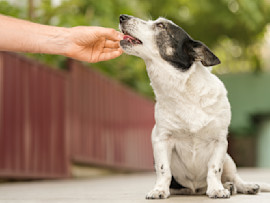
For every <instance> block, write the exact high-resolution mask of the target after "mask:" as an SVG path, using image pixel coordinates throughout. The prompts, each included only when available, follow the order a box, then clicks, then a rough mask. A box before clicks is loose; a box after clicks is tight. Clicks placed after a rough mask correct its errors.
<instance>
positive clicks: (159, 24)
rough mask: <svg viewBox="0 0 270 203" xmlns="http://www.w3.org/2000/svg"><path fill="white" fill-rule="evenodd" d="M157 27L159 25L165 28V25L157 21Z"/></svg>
mask: <svg viewBox="0 0 270 203" xmlns="http://www.w3.org/2000/svg"><path fill="white" fill-rule="evenodd" d="M157 27H159V28H165V25H164V24H163V23H158V24H157Z"/></svg>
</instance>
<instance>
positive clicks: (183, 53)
mask: <svg viewBox="0 0 270 203" xmlns="http://www.w3.org/2000/svg"><path fill="white" fill-rule="evenodd" d="M120 29H121V31H122V32H123V33H124V39H123V40H121V41H120V45H121V47H122V49H123V50H124V52H125V53H127V54H130V55H135V56H138V57H141V58H143V59H145V60H149V59H150V60H156V59H157V58H160V57H159V56H161V58H162V60H165V61H167V62H168V63H170V64H171V65H173V66H174V67H176V68H179V69H181V70H187V69H189V67H190V66H191V65H192V64H193V62H194V61H201V62H202V64H203V65H204V66H214V65H217V64H219V63H220V61H219V59H218V58H217V57H216V56H215V55H214V54H213V53H212V52H211V51H210V50H209V48H208V47H207V46H205V45H204V44H203V43H201V42H199V41H195V40H193V39H192V38H191V37H190V36H189V35H188V34H187V33H186V32H185V31H184V30H183V29H182V28H180V27H179V26H177V25H176V24H174V23H173V22H172V21H169V20H167V19H165V18H158V19H157V20H155V21H144V20H141V19H139V18H135V17H133V16H129V15H121V16H120ZM157 56H158V57H157Z"/></svg>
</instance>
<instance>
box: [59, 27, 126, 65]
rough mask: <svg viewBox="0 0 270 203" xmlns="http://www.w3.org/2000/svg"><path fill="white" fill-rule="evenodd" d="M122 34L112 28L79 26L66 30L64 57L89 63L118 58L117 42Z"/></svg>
mask: <svg viewBox="0 0 270 203" xmlns="http://www.w3.org/2000/svg"><path fill="white" fill-rule="evenodd" d="M121 39H123V34H122V33H120V32H117V31H116V30H114V29H112V28H104V27H86V26H79V27H73V28H68V40H67V41H68V44H66V46H65V53H64V55H66V56H68V57H71V58H74V59H77V60H81V61H86V62H89V63H96V62H99V61H106V60H110V59H113V58H116V57H118V56H120V55H121V54H122V53H123V51H122V49H121V48H120V44H119V41H120V40H121Z"/></svg>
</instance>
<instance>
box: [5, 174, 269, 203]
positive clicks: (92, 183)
mask: <svg viewBox="0 0 270 203" xmlns="http://www.w3.org/2000/svg"><path fill="white" fill-rule="evenodd" d="M239 172H240V174H241V176H242V177H243V178H244V179H245V180H248V181H254V182H267V183H270V169H241V170H239ZM154 182H155V174H154V173H140V174H123V175H121V174H118V175H103V176H100V177H95V178H90V179H72V180H54V181H34V182H15V183H1V184H0V203H21V202H22V203H26V202H27V203H33V202H35V203H36V202H37V203H39V202H41V203H43V202H44V203H81V202H87V203H103V202H108V203H129V202H134V203H140V202H146V203H151V202H155V203H157V202H162V203H166V202H172V203H173V202H184V203H198V202H200V203H208V202H210V203H213V202H218V203H224V202H226V203H231V202H234V203H253V202H254V203H270V193H259V194H257V195H241V194H238V195H235V196H232V197H231V198H230V199H209V198H208V197H206V196H172V197H170V198H169V199H166V200H145V195H146V193H147V192H148V191H149V190H150V189H151V188H152V186H153V185H154Z"/></svg>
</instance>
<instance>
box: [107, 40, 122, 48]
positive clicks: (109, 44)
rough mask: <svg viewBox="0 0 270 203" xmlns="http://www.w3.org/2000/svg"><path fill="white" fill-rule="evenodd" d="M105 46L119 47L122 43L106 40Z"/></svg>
mask: <svg viewBox="0 0 270 203" xmlns="http://www.w3.org/2000/svg"><path fill="white" fill-rule="evenodd" d="M104 47H105V48H119V47H120V44H119V42H118V41H112V40H106V42H105V45H104Z"/></svg>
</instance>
